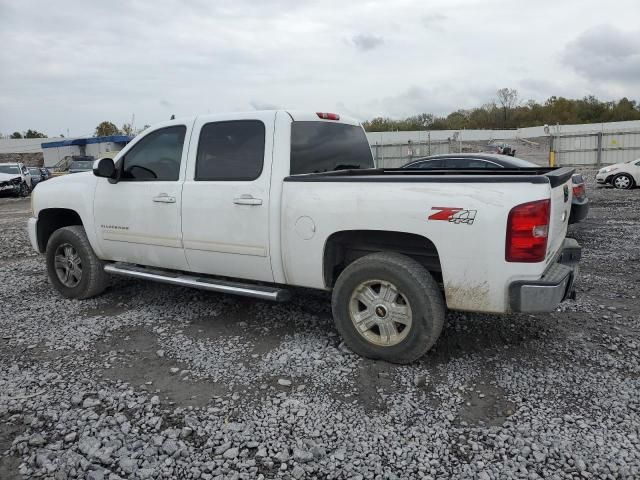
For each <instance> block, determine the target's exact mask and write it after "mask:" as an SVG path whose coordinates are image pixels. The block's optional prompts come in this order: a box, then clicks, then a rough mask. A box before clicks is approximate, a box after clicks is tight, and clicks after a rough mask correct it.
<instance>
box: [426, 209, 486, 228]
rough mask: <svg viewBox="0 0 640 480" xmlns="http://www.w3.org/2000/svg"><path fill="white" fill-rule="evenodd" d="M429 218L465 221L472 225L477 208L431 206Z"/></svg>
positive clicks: (452, 221)
mask: <svg viewBox="0 0 640 480" xmlns="http://www.w3.org/2000/svg"><path fill="white" fill-rule="evenodd" d="M431 212H432V213H431V215H429V220H442V221H445V222H451V223H466V224H467V225H473V221H474V220H475V218H476V212H477V210H466V209H464V208H453V207H431ZM434 212H435V213H434Z"/></svg>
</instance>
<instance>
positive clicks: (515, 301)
mask: <svg viewBox="0 0 640 480" xmlns="http://www.w3.org/2000/svg"><path fill="white" fill-rule="evenodd" d="M581 251H582V248H581V247H580V245H579V244H578V242H577V241H575V240H574V239H573V238H566V239H565V241H564V243H563V245H562V248H561V249H560V252H559V253H558V256H557V257H556V261H555V262H554V263H552V264H550V265H549V267H548V268H547V270H546V271H545V272H544V274H543V275H542V277H540V279H539V280H522V281H520V280H519V281H516V282H513V283H512V284H511V285H510V286H509V304H510V307H511V311H513V312H526V313H541V312H552V311H554V310H555V309H556V307H557V306H558V305H559V304H560V302H562V301H563V300H566V299H567V298H575V291H574V289H573V285H574V282H575V279H576V276H577V274H578V262H579V261H580V256H581Z"/></svg>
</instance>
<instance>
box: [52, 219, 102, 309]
mask: <svg viewBox="0 0 640 480" xmlns="http://www.w3.org/2000/svg"><path fill="white" fill-rule="evenodd" d="M67 245H68V246H70V247H71V251H73V252H75V254H74V256H73V258H74V259H75V258H76V257H79V266H80V267H81V270H80V273H79V274H77V273H76V277H72V278H70V279H69V280H71V282H68V283H70V284H69V285H65V284H64V283H63V279H62V278H63V277H62V276H61V275H60V274H59V271H60V270H61V269H60V268H56V255H57V253H58V254H59V260H60V259H62V258H63V257H62V253H63V250H65V248H66V246H67ZM46 257H47V273H48V275H49V280H50V281H51V283H52V284H53V286H54V288H55V289H56V290H57V291H58V292H60V294H61V295H62V296H64V297H67V298H77V299H85V298H91V297H95V296H96V295H99V294H101V293H102V292H103V291H104V290H105V289H106V288H107V287H108V286H109V275H107V274H106V273H105V271H104V262H103V261H102V260H100V259H99V258H98V257H96V254H95V253H94V252H93V249H92V248H91V244H90V243H89V240H88V239H87V234H86V233H85V231H84V228H83V227H82V226H80V225H73V226H70V227H63V228H60V229H59V230H56V231H55V232H53V234H52V235H51V237H50V238H49V241H48V242H47V251H46ZM71 263H74V262H71ZM58 265H60V264H58ZM74 268H77V267H74ZM77 275H79V278H77ZM74 281H77V284H75V285H71V283H74Z"/></svg>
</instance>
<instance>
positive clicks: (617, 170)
mask: <svg viewBox="0 0 640 480" xmlns="http://www.w3.org/2000/svg"><path fill="white" fill-rule="evenodd" d="M596 182H598V183H599V184H601V185H605V184H609V185H613V186H614V187H615V188H621V189H628V188H632V187H633V186H636V185H640V158H636V159H635V160H630V161H628V162H626V163H614V164H613V165H609V166H608V167H604V168H601V169H600V170H598V173H597V174H596Z"/></svg>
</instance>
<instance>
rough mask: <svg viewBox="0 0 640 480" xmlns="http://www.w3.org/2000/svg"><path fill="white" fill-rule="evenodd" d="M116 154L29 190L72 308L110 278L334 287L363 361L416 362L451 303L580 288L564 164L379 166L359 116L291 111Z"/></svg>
mask: <svg viewBox="0 0 640 480" xmlns="http://www.w3.org/2000/svg"><path fill="white" fill-rule="evenodd" d="M114 160H115V161H114ZM114 160H112V159H109V158H103V159H99V160H97V161H96V162H95V164H94V170H93V173H92V172H87V173H80V174H76V175H67V176H63V177H59V178H56V179H54V180H52V181H49V182H45V183H44V184H43V185H41V186H40V187H39V188H38V189H37V190H36V191H35V192H34V194H33V196H32V210H33V215H32V218H31V219H29V222H28V230H29V236H30V239H31V243H32V244H33V248H35V249H36V250H37V251H38V252H41V253H46V263H47V269H48V273H49V278H50V280H51V283H52V284H53V286H54V287H55V288H56V289H57V290H58V291H59V292H60V293H61V294H62V295H64V296H65V297H69V298H78V299H83V298H88V297H92V296H95V295H98V294H99V293H101V292H102V291H103V290H104V289H105V288H106V287H107V285H108V279H109V276H110V275H126V276H130V277H135V278H142V279H149V280H155V281H160V282H165V283H168V284H173V285H181V286H191V287H195V288H202V289H206V290H212V291H217V292H225V293H235V294H239V295H247V296H253V297H257V298H262V299H271V300H277V301H282V300H286V299H287V298H288V297H289V292H290V291H291V289H292V288H293V287H307V288H313V289H321V290H328V291H332V292H333V293H332V308H333V316H334V319H335V323H336V326H337V328H338V330H339V332H340V334H341V335H342V337H343V338H344V341H345V342H346V343H347V344H348V345H349V346H350V348H351V349H352V350H354V351H355V352H357V353H359V354H361V355H364V356H367V357H371V358H380V359H385V360H388V361H392V362H399V363H406V362H410V361H413V360H415V359H417V358H418V357H420V356H421V355H423V354H424V353H425V352H426V351H427V350H428V349H429V348H430V347H431V346H433V344H434V343H435V342H436V340H437V338H438V336H439V335H440V332H441V330H442V326H443V322H444V317H445V306H446V307H448V308H450V309H456V310H468V311H475V312H497V313H508V312H544V311H551V310H554V309H555V308H556V307H557V305H558V304H559V303H560V302H561V301H562V300H564V299H565V298H567V297H568V296H570V295H571V294H572V292H573V288H572V287H573V282H574V278H575V275H576V271H577V263H578V261H579V258H580V246H579V245H578V244H577V242H575V240H571V239H566V238H565V235H566V231H567V222H568V218H569V210H570V208H571V194H572V193H571V192H572V189H571V174H572V173H573V170H571V169H568V168H559V169H552V168H524V169H501V170H500V171H488V170H468V171H464V170H462V171H461V170H455V171H446V170H441V171H439V170H429V171H424V170H410V169H409V170H407V169H403V170H400V169H376V168H374V164H373V158H372V155H371V150H370V148H369V144H368V142H367V138H366V135H365V133H364V130H363V129H362V127H361V126H360V125H359V124H358V123H357V122H356V121H354V120H351V119H348V118H344V117H342V116H339V115H336V114H332V113H313V112H312V113H300V112H286V111H266V112H251V113H238V114H225V115H204V116H198V117H195V118H187V119H177V120H172V121H169V122H165V123H162V124H159V125H156V126H154V127H152V128H150V129H148V130H146V131H145V132H144V133H143V134H141V135H139V136H138V137H136V138H135V139H134V140H133V141H132V142H131V143H130V144H129V145H127V147H126V148H125V149H123V150H122V152H120V153H119V155H117V157H116V158H115V159H114Z"/></svg>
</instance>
